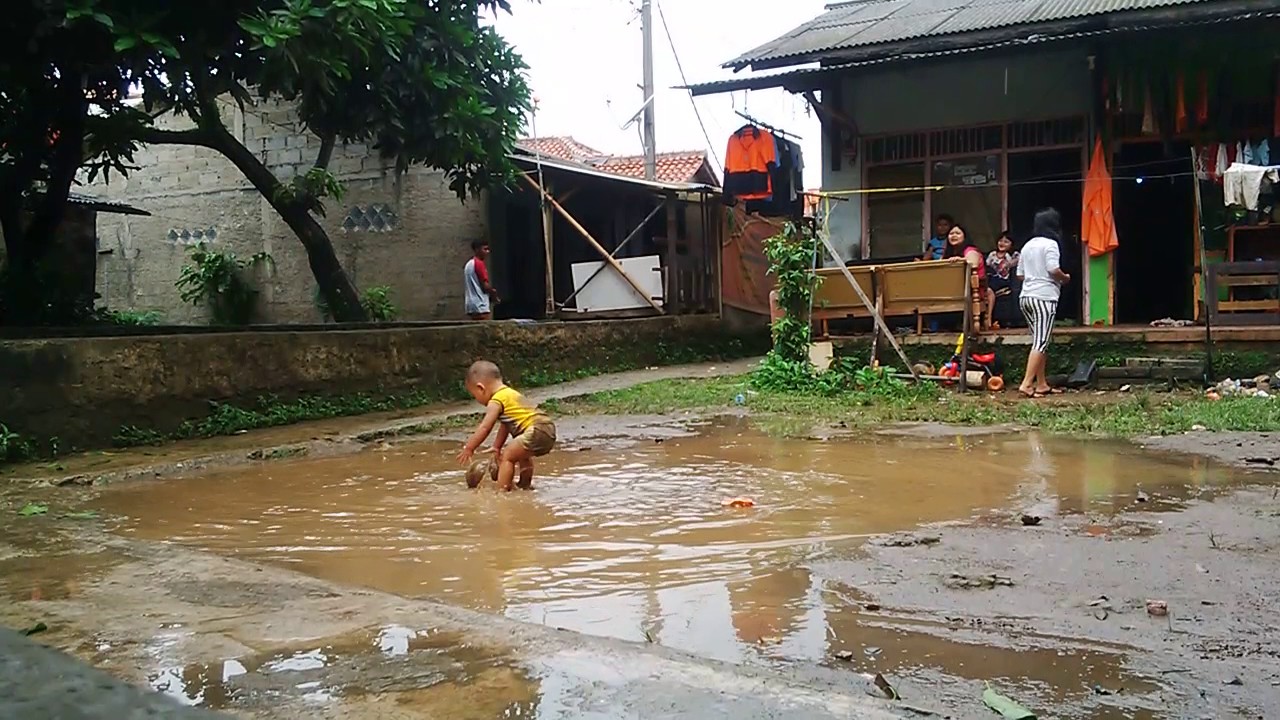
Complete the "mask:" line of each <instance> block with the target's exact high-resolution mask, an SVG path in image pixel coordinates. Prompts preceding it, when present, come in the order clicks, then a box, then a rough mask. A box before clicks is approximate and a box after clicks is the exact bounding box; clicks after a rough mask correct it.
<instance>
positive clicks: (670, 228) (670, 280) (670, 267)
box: [662, 193, 680, 315]
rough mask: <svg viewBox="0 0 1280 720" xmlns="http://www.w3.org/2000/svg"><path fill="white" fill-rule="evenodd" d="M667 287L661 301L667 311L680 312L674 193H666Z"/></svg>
mask: <svg viewBox="0 0 1280 720" xmlns="http://www.w3.org/2000/svg"><path fill="white" fill-rule="evenodd" d="M666 197H667V287H666V289H665V290H664V291H663V295H664V297H663V299H662V300H663V303H664V304H665V305H666V306H667V312H668V313H670V314H672V315H676V314H678V313H679V312H680V268H679V267H678V261H677V260H676V257H677V256H676V245H677V244H678V240H679V237H678V235H679V232H680V224H679V221H678V218H677V213H678V212H679V209H678V208H677V207H676V206H677V204H678V203H679V200H677V199H676V194H675V193H667V196H666Z"/></svg>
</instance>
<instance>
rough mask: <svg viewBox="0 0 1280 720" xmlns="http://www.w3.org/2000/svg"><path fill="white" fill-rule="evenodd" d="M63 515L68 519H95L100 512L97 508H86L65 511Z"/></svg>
mask: <svg viewBox="0 0 1280 720" xmlns="http://www.w3.org/2000/svg"><path fill="white" fill-rule="evenodd" d="M62 517H64V518H66V519H67V520H94V519H96V518H97V517H98V513H97V511H95V510H85V511H83V512H69V513H63V515H62Z"/></svg>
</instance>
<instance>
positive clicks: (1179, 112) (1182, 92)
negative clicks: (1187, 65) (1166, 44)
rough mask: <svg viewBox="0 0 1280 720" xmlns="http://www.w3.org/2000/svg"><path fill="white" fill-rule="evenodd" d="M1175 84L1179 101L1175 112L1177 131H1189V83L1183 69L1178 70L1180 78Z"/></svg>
mask: <svg viewBox="0 0 1280 720" xmlns="http://www.w3.org/2000/svg"><path fill="white" fill-rule="evenodd" d="M1175 85H1176V87H1175V89H1174V92H1176V93H1177V94H1178V101H1177V106H1176V108H1175V110H1174V112H1173V118H1174V121H1173V126H1174V131H1175V132H1180V133H1182V132H1186V131H1187V83H1186V78H1184V77H1183V76H1182V72H1181V71H1179V72H1178V80H1177V83H1176V84H1175Z"/></svg>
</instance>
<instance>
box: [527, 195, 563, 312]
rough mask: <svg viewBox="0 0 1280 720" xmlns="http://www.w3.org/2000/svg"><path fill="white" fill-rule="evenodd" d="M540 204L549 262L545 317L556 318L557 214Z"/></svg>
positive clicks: (544, 244) (544, 243) (544, 240)
mask: <svg viewBox="0 0 1280 720" xmlns="http://www.w3.org/2000/svg"><path fill="white" fill-rule="evenodd" d="M526 177H527V176H526ZM549 184H550V183H548V185H549ZM534 185H535V186H536V185H537V183H534ZM538 191H539V192H540V193H543V194H545V193H546V191H545V190H543V189H542V188H538ZM539 205H540V206H541V207H542V245H543V249H544V250H545V251H546V262H547V306H546V310H545V312H546V314H545V315H544V317H546V318H554V317H555V314H556V279H555V278H556V273H555V265H554V264H553V253H552V249H551V248H552V244H553V240H554V230H555V214H554V213H553V212H552V210H551V205H549V204H548V203H546V202H541V203H539Z"/></svg>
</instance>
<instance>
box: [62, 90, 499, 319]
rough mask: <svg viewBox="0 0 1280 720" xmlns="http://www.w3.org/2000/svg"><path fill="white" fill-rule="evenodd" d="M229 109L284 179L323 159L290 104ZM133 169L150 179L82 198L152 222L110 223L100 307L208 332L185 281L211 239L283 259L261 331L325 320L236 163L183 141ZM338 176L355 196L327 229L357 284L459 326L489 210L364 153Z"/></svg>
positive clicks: (359, 149)
mask: <svg viewBox="0 0 1280 720" xmlns="http://www.w3.org/2000/svg"><path fill="white" fill-rule="evenodd" d="M222 109H223V116H224V119H225V121H226V123H227V126H228V127H229V128H230V129H231V131H232V133H233V134H235V135H236V137H237V138H238V139H240V140H241V141H242V142H244V144H245V145H246V146H247V147H248V148H249V149H250V150H251V151H253V152H254V153H256V154H257V155H258V157H259V158H261V159H262V160H263V162H265V163H266V164H267V166H268V167H269V168H270V169H271V170H272V172H274V173H275V174H276V176H277V177H279V178H282V179H288V178H292V177H294V176H295V175H297V174H300V173H304V172H306V170H307V168H309V167H310V166H311V164H312V163H314V161H315V158H316V154H317V152H318V150H319V140H318V139H317V138H316V137H315V136H314V135H312V134H310V133H309V132H306V131H305V130H304V129H303V128H301V126H300V125H299V123H298V118H297V116H296V114H295V113H294V112H293V109H292V107H290V106H286V105H280V104H277V103H268V102H265V101H261V102H260V104H259V105H258V106H256V107H249V108H247V111H242V110H241V109H240V108H239V106H237V105H236V104H235V103H233V102H230V101H227V102H224V103H223V104H222ZM185 123H186V121H185V120H183V119H180V118H169V119H167V120H166V121H165V123H164V124H166V125H167V126H168V127H170V128H173V129H181V128H183V127H184V126H185V125H184V124H185ZM134 160H135V165H137V166H138V167H139V169H138V170H136V171H134V172H133V173H131V174H130V175H129V177H127V178H121V177H118V176H116V177H112V178H111V179H110V181H109V182H104V181H101V180H99V181H98V182H96V183H93V184H90V185H87V186H86V187H85V188H84V190H85V191H86V192H88V193H92V194H94V195H96V196H99V197H102V198H107V199H111V200H115V201H119V202H125V203H129V204H131V205H134V206H136V207H138V208H141V209H143V210H146V211H148V212H150V213H151V217H127V216H118V215H105V214H104V215H101V216H100V217H99V221H98V239H99V249H100V250H101V251H110V253H109V254H104V255H101V256H100V257H99V262H98V292H99V293H100V294H101V296H102V299H101V301H100V304H102V305H106V306H107V307H109V308H111V309H114V310H126V309H132V310H140V311H145V310H157V311H160V312H161V313H162V314H163V316H164V319H165V322H167V323H174V324H186V323H203V322H205V321H206V320H207V317H208V316H207V311H206V310H205V309H204V308H197V307H194V306H191V305H188V304H184V303H183V302H182V301H181V300H180V299H179V297H178V291H177V289H176V288H175V287H174V283H175V281H176V280H177V279H178V275H179V272H180V271H181V268H182V266H183V264H184V263H186V262H187V261H188V260H187V259H188V257H189V256H190V254H191V251H192V250H193V249H194V248H195V246H196V245H197V244H199V243H200V242H206V243H208V244H209V245H210V246H211V247H213V248H216V249H224V250H230V251H232V252H235V253H236V254H237V255H238V256H241V257H248V256H250V255H252V254H254V253H256V252H259V251H266V252H268V253H270V254H271V256H272V258H274V260H275V268H274V271H271V270H266V269H264V270H260V271H259V272H258V278H257V281H258V284H259V287H260V289H261V291H262V295H261V296H260V303H259V317H258V318H257V320H258V321H260V322H314V321H317V320H319V319H320V313H319V311H318V309H317V308H316V304H315V298H316V294H315V293H316V286H315V281H314V280H313V279H312V275H311V271H310V269H309V267H308V265H307V257H306V253H305V252H304V251H303V248H302V245H301V244H300V243H299V242H298V240H297V238H296V237H295V236H294V234H293V233H292V232H291V231H290V230H289V228H288V227H287V226H286V225H285V224H284V222H283V221H282V220H281V219H280V217H279V216H278V215H277V214H276V212H275V211H274V210H273V209H272V208H271V206H270V204H269V203H268V202H267V201H266V199H265V198H264V197H262V196H261V195H260V194H259V193H258V192H257V191H256V190H254V189H253V187H252V186H251V185H249V183H248V181H246V180H245V179H244V177H243V176H242V175H241V174H240V173H239V171H237V170H236V169H235V167H234V166H233V165H232V164H231V163H230V162H229V161H227V160H226V159H225V158H223V157H222V156H221V155H220V154H218V153H216V152H214V151H212V150H207V149H204V148H192V147H183V146H176V145H164V146H147V147H143V148H141V149H140V150H139V152H138V153H137V155H136V157H135V158H134ZM330 169H331V170H332V171H333V172H334V173H335V174H336V175H338V177H339V178H340V179H342V180H343V181H344V182H345V183H346V187H347V193H346V195H345V196H344V197H343V198H342V200H340V201H339V200H332V199H331V200H330V201H328V202H327V203H326V210H327V212H326V215H325V217H324V218H323V219H322V223H323V225H324V226H325V228H326V229H327V230H328V231H329V237H330V238H331V239H332V240H333V243H334V246H335V249H336V250H337V253H338V257H339V259H340V260H341V261H342V264H343V266H344V267H345V268H346V269H347V272H348V273H349V274H350V275H351V277H352V280H353V281H354V282H355V283H356V285H357V287H360V288H368V287H373V286H378V285H387V286H390V287H391V288H392V289H393V291H394V299H395V302H396V304H397V305H398V306H399V308H400V310H401V318H402V319H406V320H432V319H449V318H461V317H462V316H463V306H462V281H461V278H462V266H463V264H464V263H465V262H466V260H467V257H468V256H469V255H470V254H471V250H470V243H471V240H473V239H475V238H477V237H482V236H484V235H485V233H486V227H487V213H486V209H485V203H486V200H485V199H484V198H476V199H470V200H468V201H467V202H466V203H463V202H461V201H459V200H458V198H457V196H455V195H454V194H453V193H452V191H450V190H449V189H448V186H447V181H446V180H445V178H444V175H443V174H442V173H440V172H437V171H433V170H427V169H421V168H418V169H414V170H411V171H409V172H408V173H406V174H404V175H397V174H396V173H395V172H394V169H393V168H391V167H389V166H387V164H386V163H385V162H384V161H383V160H382V159H381V158H380V157H379V156H378V153H377V151H376V150H371V149H370V148H368V147H367V146H364V145H349V146H339V147H338V148H337V149H336V151H335V153H334V158H333V162H332V164H331V165H330ZM375 218H376V219H375ZM366 219H368V220H369V223H368V225H366V224H365V220H366Z"/></svg>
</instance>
